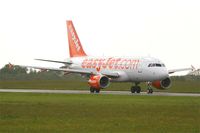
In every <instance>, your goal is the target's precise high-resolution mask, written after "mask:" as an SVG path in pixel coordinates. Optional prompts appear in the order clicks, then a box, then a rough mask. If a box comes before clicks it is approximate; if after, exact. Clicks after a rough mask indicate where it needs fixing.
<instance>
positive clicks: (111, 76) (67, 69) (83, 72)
mask: <svg viewBox="0 0 200 133" xmlns="http://www.w3.org/2000/svg"><path fill="white" fill-rule="evenodd" d="M20 66H21V65H20ZM21 67H27V68H34V69H42V70H52V71H62V72H69V73H79V74H94V75H96V74H98V73H100V74H102V75H106V76H108V77H110V78H117V77H119V74H118V73H117V72H102V73H101V72H95V71H88V70H80V69H69V68H53V67H38V66H21Z"/></svg>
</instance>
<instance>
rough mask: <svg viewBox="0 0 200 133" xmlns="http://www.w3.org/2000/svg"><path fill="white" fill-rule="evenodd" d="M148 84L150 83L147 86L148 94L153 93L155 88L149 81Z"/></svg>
mask: <svg viewBox="0 0 200 133" xmlns="http://www.w3.org/2000/svg"><path fill="white" fill-rule="evenodd" d="M147 85H148V87H147V94H152V93H153V88H152V87H151V83H150V82H148V83H147Z"/></svg>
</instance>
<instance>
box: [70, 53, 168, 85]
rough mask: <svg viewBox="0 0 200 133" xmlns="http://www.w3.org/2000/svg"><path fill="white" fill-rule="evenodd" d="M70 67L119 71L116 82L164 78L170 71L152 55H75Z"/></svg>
mask: <svg viewBox="0 0 200 133" xmlns="http://www.w3.org/2000/svg"><path fill="white" fill-rule="evenodd" d="M70 61H71V62H72V63H73V64H72V65H70V68H73V69H79V70H89V71H93V72H97V71H99V72H101V73H103V72H107V73H108V72H109V73H112V72H114V73H118V74H119V75H120V76H119V77H118V78H112V80H111V81H116V82H148V81H150V82H152V81H157V80H163V79H165V78H167V77H169V75H168V71H167V69H166V67H165V65H164V64H163V63H162V62H161V61H160V60H158V59H155V58H152V57H147V58H145V57H142V58H141V57H140V58H131V57H126V58H124V57H89V56H85V57H73V58H70ZM99 69H100V70H99Z"/></svg>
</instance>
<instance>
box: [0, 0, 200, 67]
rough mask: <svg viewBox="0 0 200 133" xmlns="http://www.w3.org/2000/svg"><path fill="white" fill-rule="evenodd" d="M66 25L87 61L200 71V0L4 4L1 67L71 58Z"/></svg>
mask: <svg viewBox="0 0 200 133" xmlns="http://www.w3.org/2000/svg"><path fill="white" fill-rule="evenodd" d="M66 20H72V21H73V23H74V25H75V28H76V30H77V32H78V35H79V38H80V40H81V43H82V45H83V47H84V49H85V51H86V53H87V54H88V55H94V56H101V55H105V56H110V55H114V56H152V57H156V58H159V59H161V60H162V61H163V62H164V63H165V64H166V66H167V67H168V68H169V69H170V68H184V67H190V65H191V64H192V65H194V66H195V67H200V59H199V58H200V1H199V0H196V1H195V0H135V1H134V0H98V1H97V0H63V1H61V0H32V1H30V0H13V1H12V0H0V46H1V47H0V67H2V66H3V65H4V64H6V63H8V62H11V63H14V64H22V65H37V66H54V64H51V63H44V62H43V63H41V62H38V61H34V60H33V59H35V58H44V59H53V60H64V59H66V58H67V57H69V52H68V41H67V30H66Z"/></svg>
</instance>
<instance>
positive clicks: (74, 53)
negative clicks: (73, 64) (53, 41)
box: [67, 21, 87, 57]
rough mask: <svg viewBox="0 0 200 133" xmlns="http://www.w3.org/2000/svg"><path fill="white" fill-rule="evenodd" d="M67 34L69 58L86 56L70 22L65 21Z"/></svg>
mask: <svg viewBox="0 0 200 133" xmlns="http://www.w3.org/2000/svg"><path fill="white" fill-rule="evenodd" d="M67 32H68V41H69V53H70V57H80V56H87V55H86V53H85V51H84V50H83V47H82V45H81V42H80V40H79V38H78V35H77V33H76V30H75V28H74V25H73V23H72V21H67Z"/></svg>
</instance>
